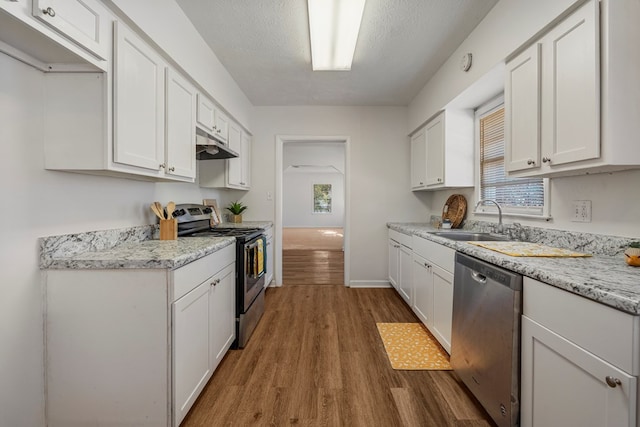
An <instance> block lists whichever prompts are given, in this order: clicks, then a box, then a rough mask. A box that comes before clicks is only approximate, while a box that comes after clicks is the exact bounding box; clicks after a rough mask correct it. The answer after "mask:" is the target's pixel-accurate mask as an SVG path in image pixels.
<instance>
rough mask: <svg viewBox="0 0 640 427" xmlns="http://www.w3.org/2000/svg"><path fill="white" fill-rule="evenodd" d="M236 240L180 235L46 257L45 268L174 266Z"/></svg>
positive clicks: (190, 260)
mask: <svg viewBox="0 0 640 427" xmlns="http://www.w3.org/2000/svg"><path fill="white" fill-rule="evenodd" d="M234 242H235V238H234V237H179V238H178V239H177V240H146V241H142V242H133V243H125V244H122V245H117V246H114V247H112V248H110V249H105V250H99V251H87V252H82V253H79V254H75V255H71V256H66V257H60V258H44V259H43V260H41V264H40V268H42V269H73V270H81V269H126V268H144V269H148V268H162V269H171V270H172V269H175V268H178V267H182V266H183V265H185V264H188V263H190V262H192V261H195V260H197V259H199V258H202V257H204V256H207V255H209V254H211V253H214V252H216V251H218V250H220V249H222V248H224V247H226V246H229V245H231V244H233V243H234Z"/></svg>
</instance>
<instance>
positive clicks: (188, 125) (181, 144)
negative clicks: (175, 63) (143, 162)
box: [166, 68, 196, 179]
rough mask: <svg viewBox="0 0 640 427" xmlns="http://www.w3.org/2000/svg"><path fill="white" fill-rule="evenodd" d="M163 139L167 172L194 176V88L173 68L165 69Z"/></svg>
mask: <svg viewBox="0 0 640 427" xmlns="http://www.w3.org/2000/svg"><path fill="white" fill-rule="evenodd" d="M166 101H167V102H166V107H167V114H166V124H167V135H166V137H167V141H166V159H167V170H166V173H167V174H169V175H176V176H182V177H185V178H191V179H194V178H195V176H196V128H195V126H194V123H195V117H196V90H195V88H194V87H193V86H192V85H191V83H189V82H188V81H187V80H186V79H185V78H184V77H182V76H181V75H180V74H178V73H177V72H175V71H174V70H173V69H171V68H168V69H167V100H166Z"/></svg>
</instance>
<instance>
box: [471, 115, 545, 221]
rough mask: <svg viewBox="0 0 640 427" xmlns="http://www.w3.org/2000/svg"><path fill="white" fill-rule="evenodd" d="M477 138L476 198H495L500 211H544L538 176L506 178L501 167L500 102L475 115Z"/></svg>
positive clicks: (535, 213)
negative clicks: (494, 106)
mask: <svg viewBox="0 0 640 427" xmlns="http://www.w3.org/2000/svg"><path fill="white" fill-rule="evenodd" d="M477 119H478V122H477V123H478V127H479V139H480V198H481V199H482V200H487V199H491V200H495V201H497V202H498V203H500V205H501V206H502V207H503V211H504V212H508V213H514V214H518V213H519V214H525V215H540V216H542V215H543V214H544V212H545V209H544V206H545V200H546V198H545V183H544V181H543V179H542V178H510V177H508V176H507V174H506V172H505V168H504V105H503V104H501V105H500V106H498V107H497V108H493V109H491V110H489V111H486V112H484V113H480V114H478V115H477Z"/></svg>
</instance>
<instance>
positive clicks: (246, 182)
mask: <svg viewBox="0 0 640 427" xmlns="http://www.w3.org/2000/svg"><path fill="white" fill-rule="evenodd" d="M241 159H242V181H240V185H242V186H243V187H244V188H247V189H248V188H249V187H251V136H249V135H248V134H247V133H245V132H242V149H241Z"/></svg>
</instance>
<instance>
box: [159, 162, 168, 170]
mask: <svg viewBox="0 0 640 427" xmlns="http://www.w3.org/2000/svg"><path fill="white" fill-rule="evenodd" d="M166 167H167V164H166V163H160V165H159V166H158V169H164V168H166Z"/></svg>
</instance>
